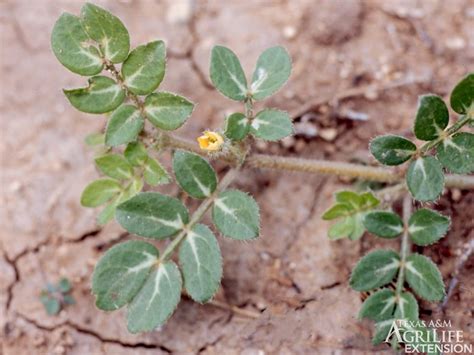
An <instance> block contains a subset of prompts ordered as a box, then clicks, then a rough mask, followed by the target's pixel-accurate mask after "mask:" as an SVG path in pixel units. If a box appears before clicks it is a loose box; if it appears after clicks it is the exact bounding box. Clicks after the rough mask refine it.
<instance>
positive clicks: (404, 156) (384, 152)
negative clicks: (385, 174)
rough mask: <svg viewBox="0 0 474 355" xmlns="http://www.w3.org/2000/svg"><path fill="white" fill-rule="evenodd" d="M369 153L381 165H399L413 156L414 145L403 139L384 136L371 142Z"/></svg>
mask: <svg viewBox="0 0 474 355" xmlns="http://www.w3.org/2000/svg"><path fill="white" fill-rule="evenodd" d="M370 151H371V153H372V155H373V156H374V157H375V159H377V160H378V161H379V162H380V163H382V164H385V165H400V164H402V163H404V162H406V161H407V160H408V159H410V158H411V157H412V156H413V154H414V153H415V152H416V145H415V144H414V143H413V142H411V141H409V140H408V139H406V138H404V137H400V136H394V135H386V136H380V137H376V138H375V139H374V140H372V141H371V142H370Z"/></svg>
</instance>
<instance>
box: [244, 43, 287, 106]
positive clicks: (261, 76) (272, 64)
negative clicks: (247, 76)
mask: <svg viewBox="0 0 474 355" xmlns="http://www.w3.org/2000/svg"><path fill="white" fill-rule="evenodd" d="M290 73H291V58H290V56H289V55H288V52H287V51H286V49H285V48H283V47H280V46H278V47H272V48H268V49H267V50H265V51H264V52H263V53H262V54H261V55H260V57H259V58H258V60H257V66H256V67H255V71H254V72H253V76H252V84H251V86H250V93H251V95H252V98H254V99H255V100H262V99H265V98H267V97H269V96H270V95H273V94H274V93H275V92H277V91H278V89H280V88H281V87H282V86H283V84H285V82H286V81H287V80H288V78H289V77H290Z"/></svg>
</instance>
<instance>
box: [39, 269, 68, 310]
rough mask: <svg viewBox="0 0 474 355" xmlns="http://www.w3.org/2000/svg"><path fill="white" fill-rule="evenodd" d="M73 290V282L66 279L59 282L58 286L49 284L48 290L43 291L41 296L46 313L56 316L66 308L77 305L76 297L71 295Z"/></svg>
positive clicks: (47, 285)
mask: <svg viewBox="0 0 474 355" xmlns="http://www.w3.org/2000/svg"><path fill="white" fill-rule="evenodd" d="M71 290H72V285H71V282H70V281H69V280H68V279H67V278H65V277H63V278H62V279H61V280H59V282H58V283H57V284H51V283H49V282H48V283H47V284H46V288H45V289H43V290H42V291H41V294H40V301H41V303H42V304H43V306H44V308H45V310H46V313H48V314H49V315H56V314H58V313H59V312H60V311H61V309H63V308H64V307H65V306H67V305H71V304H74V303H76V301H75V300H74V297H72V296H71V295H70V293H71Z"/></svg>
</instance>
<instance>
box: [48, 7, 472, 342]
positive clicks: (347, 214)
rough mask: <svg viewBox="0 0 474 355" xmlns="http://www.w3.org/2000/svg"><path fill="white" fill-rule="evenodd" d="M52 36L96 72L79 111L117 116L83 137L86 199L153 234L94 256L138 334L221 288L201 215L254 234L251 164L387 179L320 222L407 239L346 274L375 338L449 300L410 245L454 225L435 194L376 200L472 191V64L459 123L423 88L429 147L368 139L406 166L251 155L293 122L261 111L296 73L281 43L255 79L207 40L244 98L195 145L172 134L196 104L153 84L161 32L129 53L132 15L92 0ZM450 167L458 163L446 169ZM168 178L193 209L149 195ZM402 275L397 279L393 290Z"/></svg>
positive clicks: (342, 201) (225, 83)
mask: <svg viewBox="0 0 474 355" xmlns="http://www.w3.org/2000/svg"><path fill="white" fill-rule="evenodd" d="M51 43H52V49H53V52H54V54H55V55H56V57H57V59H58V60H59V61H60V62H61V63H62V64H63V65H64V66H65V67H66V68H68V69H69V70H70V71H72V72H74V73H76V74H79V75H82V76H88V77H90V78H89V79H88V85H87V86H86V87H84V88H79V89H72V90H64V94H65V95H66V97H67V99H68V100H69V102H70V103H71V104H72V105H73V106H74V107H75V108H77V109H78V110H80V111H82V112H87V113H93V114H103V113H107V114H108V122H107V127H106V129H105V132H104V134H98V135H93V136H90V137H89V138H88V143H89V144H95V145H101V147H102V148H101V150H100V155H99V156H97V157H96V159H95V164H96V166H97V168H98V169H99V170H100V172H101V173H102V174H103V175H105V177H103V178H100V179H98V180H96V181H93V182H92V183H90V184H89V185H88V186H87V187H86V188H85V190H84V192H83V194H82V197H81V203H82V205H83V206H85V207H98V206H103V209H102V211H101V212H100V214H99V216H98V222H99V223H100V224H105V223H107V222H108V221H109V220H111V219H112V218H114V217H115V219H116V221H117V222H118V223H119V224H120V225H121V226H122V227H123V228H125V229H126V230H127V231H128V232H130V233H132V234H135V235H137V236H140V237H143V238H146V239H145V240H148V242H147V241H142V240H133V241H127V242H123V243H119V244H117V245H115V246H114V247H112V248H110V249H109V250H108V251H107V252H106V253H105V255H104V256H103V257H102V258H101V259H100V261H99V262H98V263H97V265H96V267H95V270H94V274H93V278H92V292H93V294H94V295H95V297H96V305H97V307H98V308H99V309H101V310H105V311H113V310H117V309H119V308H122V307H124V306H126V305H127V307H128V312H127V325H128V329H129V331H130V332H133V333H137V332H144V331H151V330H153V329H155V328H157V327H159V326H161V325H163V324H164V323H165V322H166V321H167V319H168V318H169V317H170V316H171V315H172V313H173V312H174V310H175V308H176V307H177V305H178V303H179V301H180V299H181V294H182V290H183V288H184V290H185V292H186V293H187V294H188V295H189V297H191V298H192V299H193V300H195V301H197V302H199V303H204V302H207V301H209V300H211V299H212V297H213V296H214V294H215V293H216V291H217V290H218V288H219V286H220V281H221V277H222V260H221V259H222V257H221V253H220V249H219V245H218V243H217V240H216V237H215V236H214V233H213V231H212V230H211V229H210V228H209V227H208V226H206V225H204V224H202V223H201V220H202V219H203V216H204V215H205V214H206V213H207V212H208V211H211V214H212V222H213V224H214V227H215V230H217V231H218V232H219V233H220V234H222V235H223V236H225V237H229V238H233V239H237V240H252V239H255V238H257V237H258V236H259V229H260V218H259V208H258V205H257V203H256V202H255V200H254V199H253V198H252V197H251V196H250V195H249V194H247V193H245V192H242V191H239V190H235V189H230V188H229V186H230V185H231V183H232V182H233V181H234V179H235V178H236V177H237V176H238V175H239V172H240V171H241V169H243V168H249V167H254V168H273V169H281V170H292V171H302V172H308V173H325V174H333V175H339V176H349V177H354V178H360V179H364V180H369V181H379V182H385V183H388V184H391V185H390V186H388V187H386V188H385V189H383V190H381V191H378V192H372V191H366V192H362V193H356V192H352V191H342V192H338V193H336V195H335V199H336V203H335V205H334V206H332V207H331V208H330V209H329V210H328V211H327V212H326V213H325V214H324V215H323V218H324V219H327V220H332V219H335V220H337V221H336V222H337V223H336V224H334V225H333V226H332V227H331V228H330V231H329V237H330V238H332V239H339V238H349V239H352V240H356V239H358V238H360V237H361V236H362V235H363V234H364V232H365V231H366V230H367V231H368V232H370V233H372V234H374V235H376V236H378V237H380V238H387V239H392V238H401V249H400V251H395V250H376V251H373V252H370V253H369V254H367V255H366V256H365V257H363V258H362V259H361V260H360V261H359V263H358V264H357V265H356V266H355V268H354V270H353V272H352V276H351V278H350V285H351V286H352V288H353V289H355V290H357V291H360V292H366V291H370V292H371V294H370V296H369V297H368V298H367V299H366V300H365V302H364V303H363V305H362V309H361V311H360V317H362V318H369V319H371V320H373V321H375V322H376V323H375V336H374V343H379V342H381V341H384V340H385V338H386V336H387V334H388V331H389V326H390V324H391V322H392V320H393V319H413V320H416V319H418V303H417V298H416V297H419V298H422V299H425V300H428V301H440V300H442V298H443V297H444V294H445V291H444V284H443V280H442V278H441V274H440V272H439V270H438V268H437V266H436V265H435V264H434V263H433V262H432V261H431V260H430V259H429V258H427V257H425V256H423V255H421V254H416V253H411V252H410V251H411V248H410V243H414V244H416V245H420V246H425V245H429V244H432V243H435V242H437V241H438V240H439V239H440V238H442V237H443V236H444V235H445V234H446V232H447V231H448V229H449V225H450V219H449V217H447V216H443V215H441V214H440V213H438V212H435V211H434V210H432V209H430V208H428V206H429V205H428V204H425V206H426V207H423V208H419V209H417V210H416V211H415V212H414V213H411V206H412V201H411V199H410V198H405V203H404V212H403V214H404V216H403V218H400V217H399V216H398V215H397V214H395V213H394V212H392V211H391V210H390V204H388V205H387V204H382V203H381V202H380V196H384V195H386V194H392V195H395V196H398V197H400V196H401V195H408V193H407V190H408V191H409V193H410V194H411V197H412V198H413V199H414V200H416V201H420V202H423V203H425V202H429V201H434V200H436V199H437V198H438V197H439V196H440V195H441V193H442V191H443V188H444V186H449V187H459V188H474V179H473V178H472V176H465V175H456V174H467V173H472V172H473V170H474V134H472V133H468V132H461V131H460V130H461V129H462V128H463V127H465V126H466V125H467V124H472V122H473V121H474V119H473V118H474V74H469V75H467V76H466V77H465V78H464V79H463V80H462V81H461V82H460V83H459V84H458V85H457V86H456V87H455V88H454V90H453V92H452V93H451V107H452V109H453V110H454V111H455V112H456V113H458V114H459V115H460V116H459V118H458V119H457V121H455V123H453V124H452V125H449V112H448V108H447V106H446V104H445V103H444V101H443V100H442V98H440V97H439V96H436V95H425V96H422V97H421V98H420V100H419V106H418V111H417V113H416V117H415V124H414V134H415V137H416V138H418V139H419V140H421V141H425V143H424V144H422V145H419V146H417V145H416V144H415V142H413V141H411V140H409V139H407V138H404V137H401V136H396V135H385V136H381V137H377V138H375V139H374V140H372V142H371V143H370V151H371V153H372V154H373V156H374V157H375V158H376V159H377V160H378V161H379V162H380V163H382V164H384V165H389V166H395V165H402V164H407V166H408V167H407V168H406V169H405V168H403V167H402V168H397V169H393V168H391V169H389V168H382V167H372V166H362V165H355V164H349V163H341V162H330V161H320V160H305V159H299V158H286V157H280V156H269V155H262V154H255V153H253V152H252V141H253V140H254V139H263V140H267V141H277V140H280V139H282V138H284V137H286V136H289V135H291V134H292V132H293V128H292V122H291V119H290V117H289V115H288V114H287V113H286V112H284V111H280V110H277V109H275V108H265V109H262V110H260V111H258V112H257V110H256V109H255V104H256V102H257V101H261V100H264V99H266V98H268V97H269V96H271V95H273V94H274V93H276V92H277V91H278V90H279V89H280V88H281V86H282V85H283V84H284V83H285V82H286V81H287V79H288V78H289V76H290V72H291V59H290V57H289V55H288V53H287V52H286V50H285V49H284V48H282V47H273V48H269V49H267V50H265V51H264V52H263V53H262V54H261V55H260V56H259V58H258V60H257V63H256V67H255V70H254V72H253V75H252V78H251V81H250V83H248V82H247V78H246V75H245V73H244V71H243V70H242V67H241V65H240V62H239V60H238V58H237V56H236V55H235V54H234V53H233V52H232V51H231V50H230V49H228V48H226V47H222V46H216V47H214V48H213V49H212V54H211V64H210V76H211V81H212V83H213V84H214V86H215V87H216V89H217V90H218V91H219V92H220V93H222V94H223V95H225V96H226V97H228V98H229V99H231V100H234V101H238V102H241V103H242V110H241V112H236V113H233V114H231V115H229V116H228V117H227V118H226V119H225V122H223V127H221V128H217V129H215V130H213V131H205V132H204V133H203V135H202V136H201V137H199V138H197V140H198V143H199V144H198V145H196V144H195V143H193V142H190V141H188V140H186V139H183V138H180V137H178V136H177V135H175V134H174V133H171V131H174V130H176V129H178V128H179V127H181V126H182V125H183V124H184V123H185V122H186V120H187V119H188V118H189V116H190V115H191V114H192V111H193V107H194V104H193V103H192V102H191V101H189V100H188V99H186V98H184V97H182V96H179V95H177V94H174V93H170V92H165V91H156V90H157V88H158V86H159V85H160V83H161V81H162V80H163V77H164V75H165V66H166V50H165V44H164V42H163V41H160V40H157V41H153V42H150V43H147V44H144V45H140V46H138V47H136V48H134V49H133V50H131V51H130V40H129V34H128V31H127V29H126V28H125V26H124V25H123V23H122V22H121V21H120V20H119V19H118V18H117V17H115V16H114V15H112V14H110V13H109V12H107V11H106V10H104V9H102V8H100V7H98V6H95V5H93V4H89V3H87V4H85V5H84V6H83V8H82V10H81V14H80V16H75V15H72V14H68V13H64V14H63V15H61V17H60V18H59V19H58V20H57V22H56V24H55V26H54V29H53V32H52V37H51ZM117 65H120V69H119V68H118V67H117ZM103 72H104V73H103ZM102 73H103V74H102ZM166 151H171V153H172V167H173V175H174V177H173V176H172V175H171V174H169V173H168V172H167V170H166V169H165V168H164V167H163V166H162V165H161V164H160V162H159V161H158V160H157V158H156V157H157V156H159V155H160V154H161V153H164V152H166ZM206 158H208V159H206ZM215 159H221V160H224V161H225V162H227V163H228V165H229V169H228V171H227V173H226V174H225V175H224V176H223V177H222V178H221V179H218V176H217V174H216V173H215V171H214V169H213V168H212V166H211V164H210V163H209V160H215ZM444 170H448V171H450V172H452V173H455V174H446V175H445V173H444ZM173 180H174V181H175V182H176V183H177V185H178V186H179V187H180V188H181V189H182V190H183V191H184V192H185V193H186V194H187V195H188V196H189V197H191V198H194V199H197V200H201V202H200V205H199V206H198V207H197V208H196V209H195V210H194V212H193V213H190V212H189V211H188V209H187V208H186V207H185V205H184V204H183V203H182V202H181V201H180V200H179V199H177V198H174V197H171V196H167V195H164V194H161V193H158V192H151V191H147V192H142V190H143V189H144V186H145V184H146V185H147V190H151V189H152V187H153V186H157V185H161V184H168V183H171V182H172V181H173ZM408 196H409V195H408ZM393 200H395V198H393V199H392V202H393ZM165 239H167V240H169V242H168V244H167V245H166V247H165V248H164V250H162V251H159V250H158V249H157V247H156V246H155V245H154V244H152V243H150V242H152V241H156V240H165ZM175 254H176V257H175ZM176 259H177V260H178V261H179V267H178V265H177V264H176V263H175V261H174V260H176ZM394 279H396V281H395V286H394V287H388V285H389V284H391V283H392V281H393V280H394ZM183 280H184V285H183ZM426 331H427V332H428V331H429V330H428V329H426Z"/></svg>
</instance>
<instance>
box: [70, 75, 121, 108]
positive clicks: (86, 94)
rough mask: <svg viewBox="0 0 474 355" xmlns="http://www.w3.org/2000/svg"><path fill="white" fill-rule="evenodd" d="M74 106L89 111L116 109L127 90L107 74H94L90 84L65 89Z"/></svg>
mask: <svg viewBox="0 0 474 355" xmlns="http://www.w3.org/2000/svg"><path fill="white" fill-rule="evenodd" d="M63 92H64V94H65V95H66V97H67V98H68V100H69V102H70V103H71V105H72V106H74V107H75V108H77V109H78V110H79V111H82V112H87V113H106V112H109V111H112V110H115V109H116V108H117V107H118V106H120V104H121V103H122V102H123V100H124V99H125V91H124V90H123V89H122V88H121V87H120V85H119V84H117V83H116V82H115V81H114V80H112V79H110V78H108V77H106V76H93V77H92V78H90V79H89V86H88V87H85V88H80V89H72V90H63Z"/></svg>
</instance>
